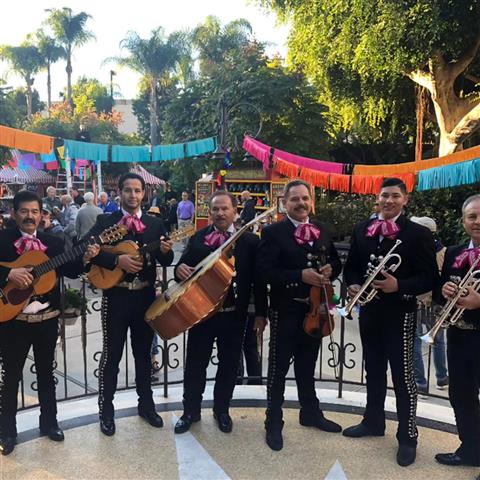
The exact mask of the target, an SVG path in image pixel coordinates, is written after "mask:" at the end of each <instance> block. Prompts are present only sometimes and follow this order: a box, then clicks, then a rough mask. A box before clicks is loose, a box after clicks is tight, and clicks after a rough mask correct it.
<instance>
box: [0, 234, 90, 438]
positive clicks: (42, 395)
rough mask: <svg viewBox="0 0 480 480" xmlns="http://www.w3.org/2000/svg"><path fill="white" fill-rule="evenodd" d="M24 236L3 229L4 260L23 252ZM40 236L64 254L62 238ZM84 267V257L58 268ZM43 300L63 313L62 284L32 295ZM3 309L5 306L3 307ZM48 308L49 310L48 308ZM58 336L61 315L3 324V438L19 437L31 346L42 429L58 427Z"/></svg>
mask: <svg viewBox="0 0 480 480" xmlns="http://www.w3.org/2000/svg"><path fill="white" fill-rule="evenodd" d="M20 237H21V233H20V230H19V229H18V228H17V227H13V228H8V229H6V230H2V231H0V261H2V262H13V261H15V260H16V259H17V258H18V257H19V255H18V254H17V252H16V249H15V246H14V243H15V241H16V240H18V239H19V238H20ZM37 238H38V239H39V240H40V241H41V242H42V243H43V244H44V245H45V246H46V247H47V250H46V251H45V254H46V255H47V256H48V257H50V258H51V257H54V256H56V255H60V254H61V253H63V251H64V242H63V240H62V239H60V238H58V237H55V236H53V235H49V234H46V233H43V232H40V231H38V232H37ZM82 270H83V264H82V261H81V259H79V260H78V261H75V262H71V263H67V264H65V265H63V266H62V267H61V268H59V269H57V274H58V275H59V276H61V275H66V276H68V277H71V278H75V277H77V276H78V275H79V274H80V273H81V272H82ZM9 271H10V269H8V268H5V267H0V288H2V287H4V286H5V285H6V284H7V277H8V273H9ZM33 300H38V301H40V302H42V303H45V302H49V303H50V307H49V308H48V309H47V310H48V311H50V310H58V314H59V313H60V287H59V283H58V282H57V284H56V286H55V288H54V289H53V290H52V291H51V292H49V293H48V294H46V295H43V296H41V297H32V301H33ZM0 308H1V306H0ZM47 310H45V311H47ZM57 336H58V315H55V316H54V317H52V318H50V319H49V320H44V321H42V322H38V323H27V322H25V321H21V320H16V319H13V320H10V321H8V322H5V323H0V373H1V372H2V370H3V374H2V375H1V376H0V377H1V378H0V438H5V437H16V436H17V427H16V421H15V416H16V413H17V394H18V385H19V382H20V379H21V376H22V370H23V367H24V365H25V360H26V358H27V354H28V352H29V350H30V347H32V346H33V354H34V357H35V368H36V373H37V383H38V400H39V403H40V428H41V429H42V430H48V429H50V428H53V427H55V426H56V422H57V403H56V399H55V379H54V376H53V364H54V354H55V346H56V341H57Z"/></svg>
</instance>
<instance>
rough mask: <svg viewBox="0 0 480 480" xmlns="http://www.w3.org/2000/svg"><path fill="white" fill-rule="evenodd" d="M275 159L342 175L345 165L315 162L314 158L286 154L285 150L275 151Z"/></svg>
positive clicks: (321, 161)
mask: <svg viewBox="0 0 480 480" xmlns="http://www.w3.org/2000/svg"><path fill="white" fill-rule="evenodd" d="M273 155H274V156H275V157H278V158H279V159H280V160H284V161H286V162H290V163H293V164H295V165H298V166H299V167H306V168H311V169H312V170H317V171H319V172H327V173H342V172H343V164H342V163H335V162H326V161H324V160H315V159H313V158H308V157H301V156H300V155H295V154H293V153H289V152H284V151H283V150H279V149H278V148H276V149H275V151H274V152H273Z"/></svg>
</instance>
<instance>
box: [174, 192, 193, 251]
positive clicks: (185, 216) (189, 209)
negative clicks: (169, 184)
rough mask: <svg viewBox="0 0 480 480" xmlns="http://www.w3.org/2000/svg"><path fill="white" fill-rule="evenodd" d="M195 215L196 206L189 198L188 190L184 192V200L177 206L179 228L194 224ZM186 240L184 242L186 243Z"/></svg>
mask: <svg viewBox="0 0 480 480" xmlns="http://www.w3.org/2000/svg"><path fill="white" fill-rule="evenodd" d="M194 215H195V206H194V205H193V203H192V202H191V201H190V200H189V199H188V192H182V200H181V201H180V203H179V204H178V206H177V222H178V228H179V229H181V228H184V227H187V226H189V225H191V224H192V222H193V217H194ZM186 243H187V241H186V240H184V242H183V244H184V245H186Z"/></svg>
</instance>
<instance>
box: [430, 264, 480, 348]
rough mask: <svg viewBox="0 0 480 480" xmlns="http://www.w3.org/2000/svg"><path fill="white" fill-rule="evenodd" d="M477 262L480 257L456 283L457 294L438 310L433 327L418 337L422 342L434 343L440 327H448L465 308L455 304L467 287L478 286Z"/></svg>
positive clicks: (475, 288)
mask: <svg viewBox="0 0 480 480" xmlns="http://www.w3.org/2000/svg"><path fill="white" fill-rule="evenodd" d="M479 263H480V257H477V258H476V259H475V261H474V262H473V263H472V266H471V267H470V269H469V270H468V272H467V273H466V274H465V276H464V277H463V278H462V279H461V280H460V282H459V283H458V286H457V288H458V290H457V294H456V295H455V296H454V297H453V298H452V299H451V300H449V301H448V302H447V303H446V304H445V305H444V306H443V308H442V309H441V310H440V312H438V315H436V319H435V323H434V325H433V327H432V328H431V329H430V330H429V331H428V332H427V333H426V334H425V335H422V336H421V337H420V339H421V340H422V342H424V343H426V344H428V345H433V344H434V343H435V337H436V336H437V333H438V332H439V330H440V329H441V328H442V327H449V326H450V325H455V324H456V323H457V322H458V320H459V319H460V317H461V316H462V315H463V312H464V310H465V307H459V306H457V302H458V300H460V298H462V297H463V296H465V294H466V290H467V288H468V287H472V288H473V289H474V290H475V291H477V292H478V290H479V288H480V278H479V277H478V275H480V270H475V268H476V267H477V266H478V264H479Z"/></svg>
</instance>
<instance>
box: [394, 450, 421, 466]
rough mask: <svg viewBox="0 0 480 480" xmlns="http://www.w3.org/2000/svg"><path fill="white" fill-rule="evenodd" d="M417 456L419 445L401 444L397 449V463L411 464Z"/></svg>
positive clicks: (401, 464) (402, 464)
mask: <svg viewBox="0 0 480 480" xmlns="http://www.w3.org/2000/svg"><path fill="white" fill-rule="evenodd" d="M416 456H417V447H412V446H411V445H399V446H398V451H397V463H398V464H399V465H400V466H401V467H408V466H409V465H411V464H412V463H413V462H414V461H415V458H416Z"/></svg>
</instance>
